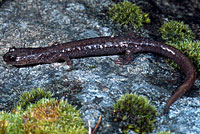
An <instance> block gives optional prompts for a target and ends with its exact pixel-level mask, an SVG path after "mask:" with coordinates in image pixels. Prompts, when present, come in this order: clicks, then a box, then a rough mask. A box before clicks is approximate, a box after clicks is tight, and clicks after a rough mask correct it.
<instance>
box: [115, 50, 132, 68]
mask: <svg viewBox="0 0 200 134" xmlns="http://www.w3.org/2000/svg"><path fill="white" fill-rule="evenodd" d="M132 58H133V52H132V51H131V50H129V49H128V50H126V51H125V55H124V57H123V58H122V57H119V58H118V59H117V60H115V63H116V64H120V65H126V64H129V63H130V62H131V61H132Z"/></svg>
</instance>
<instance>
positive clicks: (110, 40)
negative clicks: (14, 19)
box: [3, 37, 196, 112]
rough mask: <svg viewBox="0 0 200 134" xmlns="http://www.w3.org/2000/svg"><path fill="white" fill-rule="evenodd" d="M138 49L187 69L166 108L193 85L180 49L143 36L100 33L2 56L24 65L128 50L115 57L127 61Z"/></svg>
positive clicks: (190, 70)
mask: <svg viewBox="0 0 200 134" xmlns="http://www.w3.org/2000/svg"><path fill="white" fill-rule="evenodd" d="M138 52H152V53H157V54H160V55H163V56H165V57H168V58H170V59H172V60H173V61H175V62H176V63H177V64H178V65H179V66H180V68H181V69H182V71H183V72H184V73H185V76H186V79H185V82H184V83H183V84H182V85H181V86H180V87H179V88H178V89H177V90H176V92H175V93H174V94H173V95H172V96H171V98H170V99H169V101H168V102H167V104H166V106H165V112H167V111H168V110H169V107H170V105H171V104H173V103H174V102H175V101H176V100H177V99H178V98H179V97H181V96H182V95H183V94H184V93H185V92H186V91H187V90H189V89H190V88H191V87H192V85H193V84H194V82H195V79H196V71H195V68H194V66H193V65H192V63H191V62H190V60H189V59H188V58H187V57H186V56H185V55H183V54H182V53H181V52H180V51H179V50H177V49H175V48H173V47H171V46H168V45H165V44H163V43H160V42H155V41H149V40H145V39H141V38H139V39H135V38H128V37H97V38H90V39H84V40H79V41H73V42H69V43H64V44H58V43H55V44H53V45H52V46H49V47H44V48H41V47H40V48H11V49H10V50H9V52H8V53H6V54H5V55H4V56H3V58H4V61H5V62H6V63H7V64H11V65H13V66H18V67H21V66H27V65H36V64H48V63H53V62H58V61H66V62H67V64H69V65H71V64H72V60H71V59H73V58H81V57H90V56H103V55H118V54H125V58H124V59H118V60H116V63H118V64H128V63H129V62H131V60H132V55H133V54H134V53H138Z"/></svg>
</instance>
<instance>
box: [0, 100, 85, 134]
mask: <svg viewBox="0 0 200 134" xmlns="http://www.w3.org/2000/svg"><path fill="white" fill-rule="evenodd" d="M0 134H87V129H86V126H85V125H84V123H83V121H82V119H81V118H80V112H79V111H78V110H76V108H75V107H73V106H72V105H70V104H68V103H67V102H66V101H62V100H61V101H58V100H55V99H45V98H44V99H41V100H40V101H38V102H36V103H35V104H30V105H29V106H27V109H26V110H25V111H24V110H23V109H22V108H20V106H18V107H17V108H16V110H15V111H14V113H6V112H1V113H0Z"/></svg>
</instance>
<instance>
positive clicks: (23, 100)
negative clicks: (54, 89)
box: [18, 88, 53, 109]
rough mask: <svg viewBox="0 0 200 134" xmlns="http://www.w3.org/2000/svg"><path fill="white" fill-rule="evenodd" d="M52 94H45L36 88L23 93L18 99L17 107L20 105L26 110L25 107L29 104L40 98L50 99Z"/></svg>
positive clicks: (45, 92)
mask: <svg viewBox="0 0 200 134" xmlns="http://www.w3.org/2000/svg"><path fill="white" fill-rule="evenodd" d="M52 96H53V94H51V93H50V92H47V91H45V90H43V89H40V88H37V89H33V90H31V91H28V92H24V93H23V94H22V95H21V96H20V99H19V102H18V105H20V106H21V107H22V108H23V109H25V108H26V106H27V105H29V104H31V103H35V102H36V101H38V100H40V99H42V98H51V97H52Z"/></svg>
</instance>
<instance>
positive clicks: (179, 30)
mask: <svg viewBox="0 0 200 134" xmlns="http://www.w3.org/2000/svg"><path fill="white" fill-rule="evenodd" d="M160 32H161V37H162V38H163V39H164V40H165V41H167V42H172V43H176V42H179V41H186V40H193V39H195V35H194V33H193V32H192V31H191V30H190V29H189V27H188V26H187V25H185V24H184V23H183V22H178V21H169V22H167V23H165V24H163V25H162V26H161V28H160Z"/></svg>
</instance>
